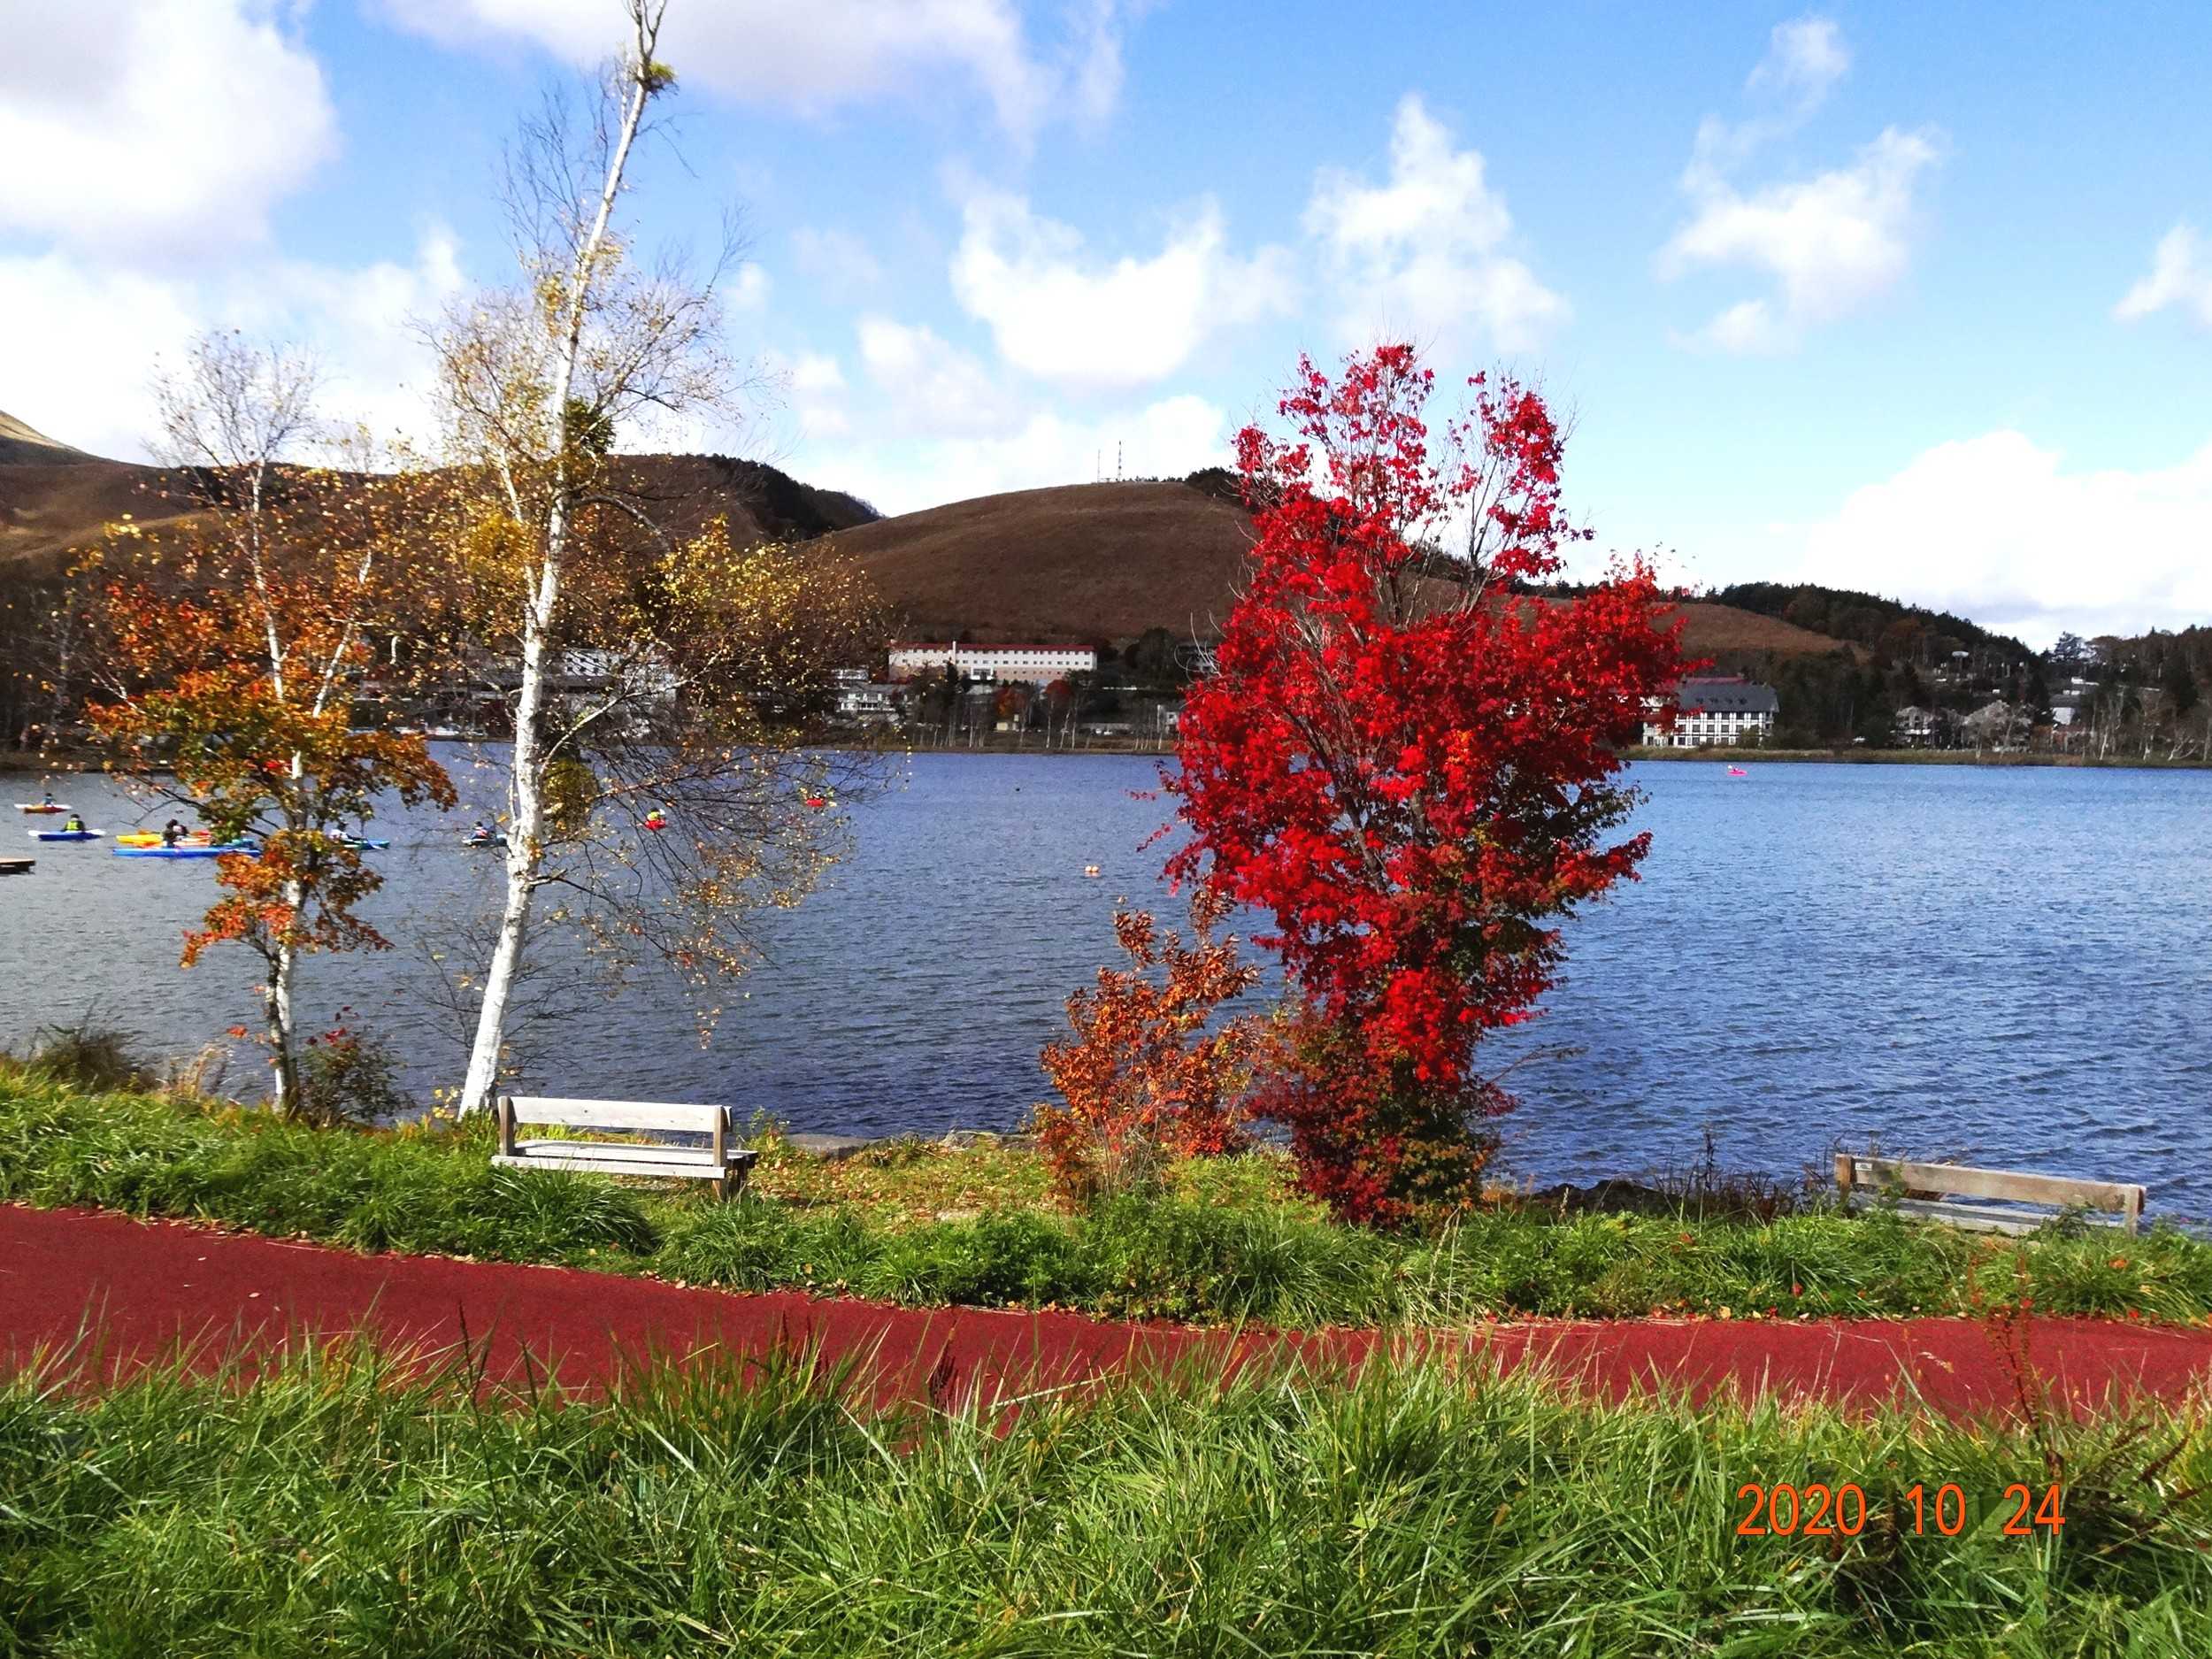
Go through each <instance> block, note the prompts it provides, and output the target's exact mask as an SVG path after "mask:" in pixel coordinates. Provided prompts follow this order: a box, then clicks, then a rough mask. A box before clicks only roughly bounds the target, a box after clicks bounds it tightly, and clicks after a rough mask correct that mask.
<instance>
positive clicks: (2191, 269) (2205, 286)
mask: <svg viewBox="0 0 2212 1659" xmlns="http://www.w3.org/2000/svg"><path fill="white" fill-rule="evenodd" d="M2169 305H2171V306H2173V307H2175V308H2176V309H2177V310H2179V311H2189V312H2194V313H2195V315H2196V319H2197V321H2198V322H2200V323H2201V324H2203V325H2204V326H2206V327H2207V328H2212V249H2207V248H2205V247H2204V246H2203V245H2202V244H2201V243H2200V242H2198V240H2197V233H2196V232H2195V231H2194V230H2193V229H2192V228H2191V227H2189V226H2187V225H2177V226H2175V227H2173V228H2172V229H2171V230H2170V231H2168V232H2167V233H2166V234H2165V235H2163V236H2162V237H2161V238H2160V239H2159V242H2158V251H2157V253H2156V254H2155V255H2154V257H2153V258H2152V261H2151V270H2150V274H2149V275H2148V276H2147V277H2145V278H2144V279H2143V280H2141V281H2139V282H2138V283H2137V284H2136V285H2135V286H2134V287H2133V288H2130V289H2129V290H2128V291H2127V292H2126V293H2125V294H2124V295H2123V296H2121V298H2120V303H2118V304H2117V305H2116V306H2114V307H2113V308H2112V314H2113V315H2114V316H2115V317H2116V318H2118V319H2120V320H2121V321H2122V322H2124V323H2132V322H2139V321H2141V320H2142V319H2144V318H2146V317H2148V316H2150V315H2152V314H2153V313H2154V312H2155V311H2164V310H2165V309H2166V308H2167V307H2168V306H2169Z"/></svg>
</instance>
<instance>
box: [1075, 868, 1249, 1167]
mask: <svg viewBox="0 0 2212 1659" xmlns="http://www.w3.org/2000/svg"><path fill="white" fill-rule="evenodd" d="M1227 910H1228V905H1227V903H1226V902H1225V901H1224V900H1223V899H1221V898H1220V897H1218V896H1217V895H1215V894H1214V893H1213V892H1212V891H1211V890H1210V889H1208V888H1203V887H1202V888H1200V889H1198V890H1197V892H1196V893H1195V894H1194V895H1193V898H1192V901H1191V938H1190V941H1189V942H1188V943H1186V942H1185V941H1184V940H1183V937H1182V935H1180V934H1179V933H1168V934H1167V935H1166V937H1165V938H1164V939H1163V938H1162V937H1161V936H1160V933H1159V929H1158V924H1157V923H1156V921H1155V920H1154V918H1152V916H1151V915H1150V913H1149V912H1147V911H1144V910H1124V911H1122V912H1120V913H1119V914H1118V915H1117V916H1116V917H1115V918H1114V934H1115V937H1116V939H1117V940H1118V941H1119V943H1120V945H1121V949H1122V952H1123V954H1124V955H1125V956H1127V957H1128V959H1129V965H1128V966H1127V967H1126V968H1101V969H1100V970H1099V971H1098V983H1097V985H1096V986H1095V987H1094V988H1091V989H1088V990H1081V991H1078V992H1076V993H1075V994H1074V995H1071V996H1070V997H1069V998H1068V1024H1069V1025H1070V1026H1071V1028H1072V1029H1073V1032H1074V1040H1073V1041H1069V1042H1053V1043H1048V1044H1046V1045H1045V1048H1044V1050H1043V1053H1042V1055H1041V1060H1042V1063H1043V1065H1044V1069H1045V1073H1046V1075H1047V1076H1048V1077H1049V1078H1051V1079H1052V1082H1053V1086H1054V1087H1056V1088H1057V1089H1058V1090H1059V1091H1060V1094H1061V1096H1062V1098H1063V1099H1064V1100H1065V1101H1066V1102H1067V1104H1066V1105H1065V1106H1064V1107H1057V1106H1040V1107H1039V1108H1038V1109H1037V1136H1038V1141H1039V1144H1040V1147H1041V1149H1042V1150H1043V1153H1044V1156H1045V1158H1046V1160H1047V1162H1048V1164H1050V1166H1051V1169H1052V1171H1053V1180H1054V1185H1055V1187H1056V1189H1057V1190H1058V1192H1059V1193H1060V1194H1061V1196H1063V1197H1064V1198H1066V1199H1068V1200H1070V1201H1071V1202H1082V1201H1085V1200H1088V1199H1092V1198H1096V1197H1100V1196H1104V1195H1107V1194H1111V1193H1113V1192H1116V1191H1119V1190H1123V1189H1125V1188H1128V1187H1136V1186H1141V1185H1143V1184H1145V1183H1146V1182H1148V1180H1150V1179H1153V1178H1154V1177H1155V1176H1156V1173H1157V1171H1158V1170H1159V1168H1160V1166H1161V1165H1162V1164H1164V1162H1165V1161H1166V1160H1169V1159H1171V1158H1185V1157H1203V1156H1214V1155H1217V1154H1219V1153H1223V1152H1227V1151H1231V1150H1233V1149H1234V1148H1236V1147H1238V1146H1240V1145H1241V1144H1242V1142H1243V1138H1244V1131H1243V1127H1242V1124H1241V1121H1240V1119H1241V1111H1240V1107H1241V1099H1242V1094H1243V1092H1244V1088H1245V1086H1246V1084H1247V1082H1248V1077H1249V1070H1250V1064H1251V1061H1252V1058H1253V1055H1254V1050H1255V1047H1256V1042H1257V1041H1258V1029H1257V1026H1256V1022H1255V1021H1254V1020H1253V1019H1251V1018H1249V1017H1240V1018H1230V1019H1226V1020H1222V1021H1220V1022H1219V1023H1217V1015H1218V1013H1219V1011H1220V1010H1221V1009H1222V1007H1223V1006H1224V1004H1225V1003H1228V1002H1233V1001H1234V1000H1235V999H1236V998H1237V997H1238V996H1240V995H1243V993H1244V992H1246V991H1248V990H1249V989H1250V988H1251V987H1253V986H1254V985H1255V984H1256V983H1257V981H1258V979H1259V970H1258V969H1257V968H1256V967H1252V966H1250V965H1248V964H1245V963H1243V962H1242V961H1240V958H1239V955H1238V950H1237V941H1236V939H1235V936H1234V935H1228V936H1225V937H1216V933H1217V930H1218V928H1219V927H1220V925H1221V922H1222V920H1223V918H1225V915H1226V914H1227Z"/></svg>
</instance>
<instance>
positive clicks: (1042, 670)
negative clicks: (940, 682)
mask: <svg viewBox="0 0 2212 1659" xmlns="http://www.w3.org/2000/svg"><path fill="white" fill-rule="evenodd" d="M946 664H951V665H952V668H953V671H954V672H956V673H962V674H966V675H968V676H969V677H970V678H971V679H974V680H1027V681H1028V682H1029V683H1030V684H1032V685H1036V686H1048V685H1050V684H1051V683H1052V682H1053V681H1054V680H1064V679H1066V678H1067V677H1068V676H1069V675H1070V674H1088V673H1094V672H1097V669H1098V653H1097V652H1096V651H1095V650H1094V649H1092V648H1091V647H1089V646H1087V645H957V644H953V643H950V642H948V643H946V644H943V645H933V644H915V643H905V644H899V645H894V646H893V647H892V648H891V678H892V679H894V680H912V679H915V678H916V677H917V676H918V675H923V674H934V673H940V672H942V671H943V670H944V667H945V665H946Z"/></svg>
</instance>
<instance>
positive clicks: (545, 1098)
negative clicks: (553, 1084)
mask: <svg viewBox="0 0 2212 1659" xmlns="http://www.w3.org/2000/svg"><path fill="white" fill-rule="evenodd" d="M514 1109H515V1121H516V1122H517V1123H518V1124H562V1125H566V1126H568V1127H570V1128H572V1129H664V1130H671V1131H680V1132H682V1133H686V1134H698V1135H706V1134H712V1133H714V1125H715V1124H716V1123H717V1122H718V1121H724V1122H726V1121H727V1117H726V1114H727V1112H728V1110H729V1109H728V1108H727V1107H725V1106H716V1105H702V1104H700V1103H699V1102H695V1101H680V1102H678V1101H633V1100H565V1099H562V1098H559V1097H557V1096H553V1095H534V1094H518V1095H516V1096H515V1097H514Z"/></svg>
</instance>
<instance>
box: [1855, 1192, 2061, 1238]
mask: <svg viewBox="0 0 2212 1659" xmlns="http://www.w3.org/2000/svg"><path fill="white" fill-rule="evenodd" d="M1879 1208H1881V1209H1884V1210H1891V1209H1894V1210H1896V1211H1897V1213H1898V1214H1899V1215H1901V1216H1902V1217H1905V1219H1906V1220H1908V1221H1942V1222H1947V1223H1948V1224H1949V1225H1952V1226H1954V1227H1960V1228H1963V1229H1964V1230H1966V1231H1967V1232H1969V1233H2033V1232H2034V1231H2035V1230H2036V1229H2037V1228H2038V1227H2041V1226H2047V1225H2049V1224H2050V1222H2051V1221H2052V1220H2054V1219H2055V1217H2050V1216H2039V1215H2035V1214H2033V1213H2032V1212H2028V1211H2024V1210H1992V1209H1989V1208H1988V1207H1986V1206H1985V1205H1981V1204H1939V1203H1936V1202H1932V1201H1931V1200H1928V1199H1925V1198H1900V1199H1898V1200H1897V1201H1896V1202H1895V1203H1894V1204H1893V1203H1891V1202H1890V1201H1889V1200H1887V1199H1885V1200H1883V1201H1882V1202H1881V1204H1880V1205H1879Z"/></svg>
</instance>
